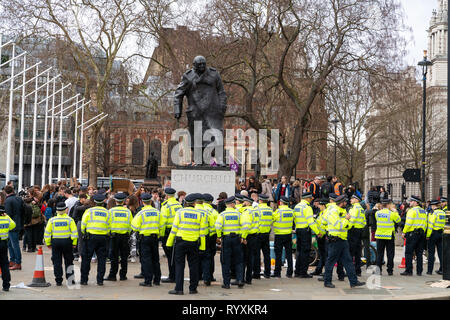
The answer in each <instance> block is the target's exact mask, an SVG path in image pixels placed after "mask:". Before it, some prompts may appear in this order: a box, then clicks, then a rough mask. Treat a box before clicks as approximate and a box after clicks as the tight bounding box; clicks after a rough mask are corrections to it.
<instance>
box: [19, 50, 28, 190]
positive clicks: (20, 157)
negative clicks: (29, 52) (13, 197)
mask: <svg viewBox="0 0 450 320" xmlns="http://www.w3.org/2000/svg"><path fill="white" fill-rule="evenodd" d="M26 67H27V56H26V55H25V57H24V58H23V70H24V71H25V69H26ZM22 81H23V83H25V82H26V72H24V73H23V80H22ZM25 88H26V86H23V87H22V109H21V111H20V145H19V185H18V187H17V188H18V191H20V190H23V133H24V130H25V100H26V98H25Z"/></svg>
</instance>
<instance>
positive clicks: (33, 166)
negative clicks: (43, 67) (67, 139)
mask: <svg viewBox="0 0 450 320" xmlns="http://www.w3.org/2000/svg"><path fill="white" fill-rule="evenodd" d="M36 74H39V66H36ZM38 79H39V77H36V80H35V88H34V109H33V140H32V144H31V177H30V186H34V174H35V169H36V130H37V128H36V127H37V99H38V86H39V81H38Z"/></svg>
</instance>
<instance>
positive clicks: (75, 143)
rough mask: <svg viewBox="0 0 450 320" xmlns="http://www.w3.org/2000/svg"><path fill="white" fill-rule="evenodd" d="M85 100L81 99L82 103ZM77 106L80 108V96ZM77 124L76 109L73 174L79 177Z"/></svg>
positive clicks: (76, 113) (76, 115) (76, 114)
mask: <svg viewBox="0 0 450 320" xmlns="http://www.w3.org/2000/svg"><path fill="white" fill-rule="evenodd" d="M83 100H84V99H83ZM83 100H81V103H83ZM76 108H78V96H77V104H76ZM77 126H78V111H75V134H74V138H73V174H72V176H73V177H74V178H76V177H77Z"/></svg>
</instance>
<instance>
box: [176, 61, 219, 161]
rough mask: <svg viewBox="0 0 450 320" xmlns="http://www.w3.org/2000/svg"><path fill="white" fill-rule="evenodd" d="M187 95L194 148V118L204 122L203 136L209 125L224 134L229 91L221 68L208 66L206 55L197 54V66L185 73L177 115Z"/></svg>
mask: <svg viewBox="0 0 450 320" xmlns="http://www.w3.org/2000/svg"><path fill="white" fill-rule="evenodd" d="M184 96H186V97H187V101H188V107H187V109H186V116H187V119H188V129H189V133H190V135H191V148H192V149H193V148H194V121H201V122H202V137H203V133H204V132H205V131H206V130H208V129H217V130H219V131H220V132H221V133H222V137H223V119H224V115H225V112H226V109H227V95H226V93H225V90H224V88H223V84H222V79H221V78H220V74H219V72H218V71H217V70H216V69H215V68H212V67H207V66H206V59H205V58H204V57H203V56H197V57H195V59H194V62H193V68H192V69H190V70H188V71H186V72H185V73H184V74H183V77H182V79H181V83H180V84H179V85H178V88H177V89H176V91H175V97H174V113H175V118H176V119H179V118H180V117H181V113H182V110H183V98H184ZM222 141H223V140H222ZM207 145H208V142H204V141H203V139H202V150H203V148H205V147H206V146H207ZM207 161H209V159H207Z"/></svg>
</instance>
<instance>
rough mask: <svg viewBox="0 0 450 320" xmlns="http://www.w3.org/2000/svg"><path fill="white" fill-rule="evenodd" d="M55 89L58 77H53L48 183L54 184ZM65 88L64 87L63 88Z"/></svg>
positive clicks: (62, 84) (62, 85)
mask: <svg viewBox="0 0 450 320" xmlns="http://www.w3.org/2000/svg"><path fill="white" fill-rule="evenodd" d="M61 88H64V83H61ZM55 90H56V79H53V94H52V121H51V125H50V128H51V129H50V157H49V165H48V183H50V184H52V183H53V182H52V178H53V143H54V141H53V135H54V130H55V108H54V107H55V96H56V95H55ZM62 90H64V89H62ZM62 90H61V91H62Z"/></svg>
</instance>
